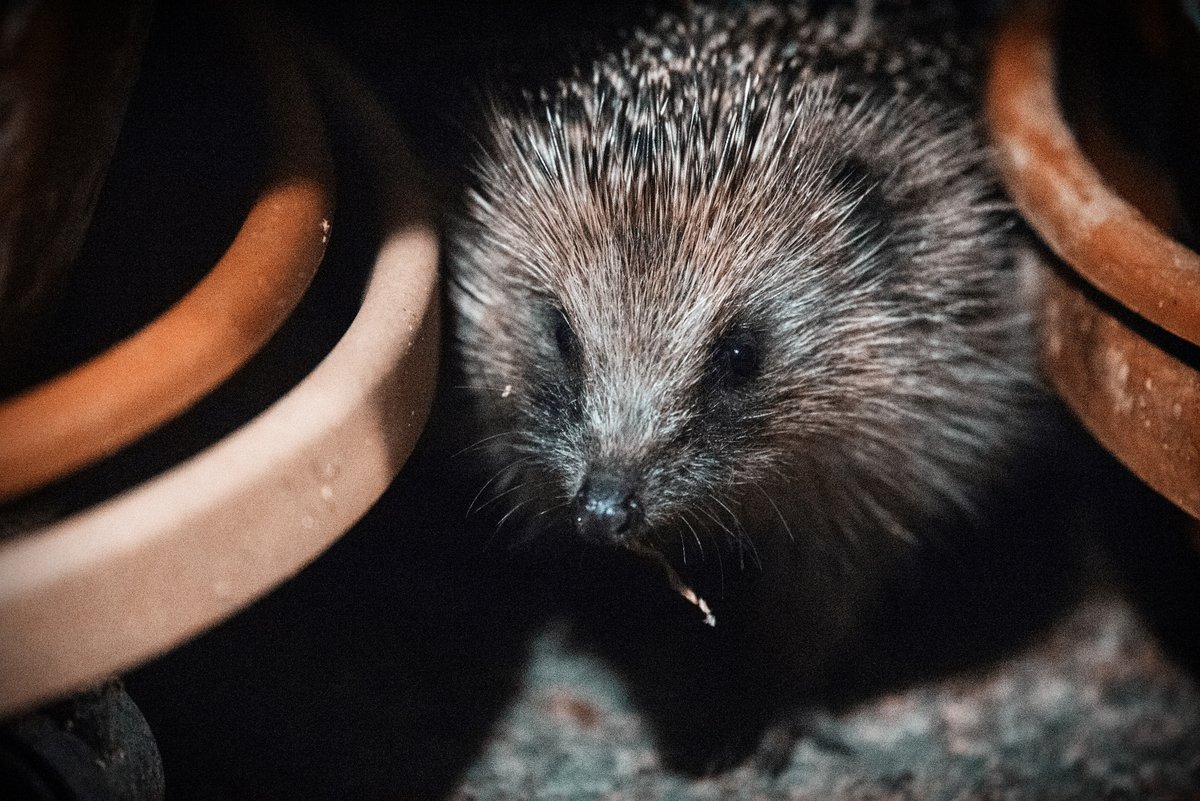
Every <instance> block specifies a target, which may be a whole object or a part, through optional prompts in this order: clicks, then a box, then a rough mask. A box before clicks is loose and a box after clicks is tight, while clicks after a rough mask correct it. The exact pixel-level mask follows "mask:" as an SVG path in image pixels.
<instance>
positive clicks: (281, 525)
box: [0, 20, 438, 716]
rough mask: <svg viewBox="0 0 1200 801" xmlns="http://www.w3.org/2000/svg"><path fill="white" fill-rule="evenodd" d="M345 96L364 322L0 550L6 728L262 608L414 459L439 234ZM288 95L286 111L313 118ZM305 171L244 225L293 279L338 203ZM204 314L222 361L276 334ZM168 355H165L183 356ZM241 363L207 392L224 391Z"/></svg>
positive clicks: (0, 704)
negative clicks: (267, 392)
mask: <svg viewBox="0 0 1200 801" xmlns="http://www.w3.org/2000/svg"><path fill="white" fill-rule="evenodd" d="M247 24H248V25H250V31H251V34H252V35H253V36H255V37H257V38H258V41H259V44H260V45H262V47H263V49H264V51H266V52H269V48H273V47H274V46H273V45H268V44H267V40H266V39H264V38H262V37H267V36H269V37H270V38H271V40H272V41H279V40H280V38H281V36H282V38H285V39H286V36H283V33H284V31H285V30H286V28H284V27H282V26H280V25H278V24H275V25H272V26H271V27H270V28H269V29H267V28H265V27H260V26H261V25H262V23H261V22H260V21H254V20H249V21H248V22H247ZM254 31H261V32H260V33H257V34H256V33H254ZM280 48H281V49H280V50H279V51H278V52H277V53H276V54H275V57H274V58H275V66H274V67H272V70H274V71H275V72H276V75H277V79H283V80H286V81H287V82H288V83H289V85H290V86H291V87H293V88H295V87H299V86H302V85H304V84H305V83H307V81H308V77H307V76H305V75H303V74H302V69H301V67H300V62H299V57H298V56H297V55H296V53H295V51H289V49H288V48H287V47H286V46H283V45H281V46H280ZM280 76H282V77H280ZM338 92H339V94H338V103H337V104H336V107H338V108H340V109H342V111H341V113H342V114H343V115H344V116H345V117H347V118H348V120H347V122H348V123H352V124H353V126H354V128H355V131H356V133H355V134H354V136H355V137H356V138H357V140H358V141H359V142H362V143H363V144H362V145H361V146H360V148H359V150H360V152H359V153H357V154H356V158H358V159H360V160H361V162H365V163H368V164H370V170H371V173H372V175H373V176H374V182H375V184H376V192H377V196H378V197H379V198H380V199H381V200H380V202H378V203H376V204H375V208H376V209H377V210H378V213H379V215H380V216H381V218H382V219H381V223H380V224H381V226H382V228H383V230H384V232H385V237H384V240H383V244H382V246H381V247H380V248H379V250H378V252H377V255H376V259H375V263H374V267H373V268H372V270H371V271H370V277H369V280H368V282H367V286H366V290H365V294H364V295H363V297H362V300H361V305H360V307H359V310H358V313H357V315H356V316H355V317H354V319H353V322H352V323H351V324H350V326H349V328H348V329H347V330H346V331H345V333H344V334H343V335H342V336H341V338H340V340H339V341H338V342H337V344H336V346H335V347H333V349H332V350H331V351H330V352H329V353H328V354H327V355H326V356H325V357H324V359H323V360H321V362H320V363H319V364H318V365H317V366H316V367H315V369H313V370H312V372H311V373H310V374H309V375H308V376H307V377H305V378H304V379H303V380H302V381H300V383H299V384H298V385H296V386H295V387H294V388H292V389H291V390H290V391H288V392H287V393H286V394H285V395H284V396H283V397H282V398H280V399H279V400H277V401H276V402H275V403H274V404H272V405H270V406H269V408H267V409H266V410H265V411H263V412H262V413H261V414H259V415H258V416H257V417H255V418H254V419H253V420H251V421H250V422H249V423H247V424H245V425H244V426H242V427H241V428H239V429H237V430H236V431H234V432H233V433H232V434H230V435H228V436H226V437H224V438H222V439H221V440H220V441H218V442H216V443H215V444H213V445H211V446H210V447H208V448H207V449H205V450H203V451H202V452H200V453H199V454H197V455H195V456H194V457H192V458H189V459H187V460H186V461H184V462H182V463H180V464H178V465H176V466H174V467H173V468H171V469H169V470H167V471H166V472H164V473H162V474H160V475H157V476H154V477H153V478H151V479H150V480H148V481H145V482H143V483H141V484H139V485H137V486H134V487H133V488H131V489H129V490H127V491H125V492H122V493H121V494H119V495H117V496H115V497H112V498H110V499H108V500H107V501H104V502H103V503H100V504H99V505H97V506H94V507H92V508H88V509H85V510H83V511H81V512H79V513H77V514H74V515H72V516H70V517H67V518H66V519H63V520H59V521H57V522H55V523H52V524H50V525H47V526H44V527H41V528H39V529H35V530H31V531H27V532H25V533H23V534H21V535H20V536H18V537H15V538H11V539H9V540H4V541H0V716H3V715H8V714H13V713H16V712H19V711H20V710H23V709H28V708H30V707H32V706H35V705H36V704H38V703H40V702H42V701H44V700H46V699H49V698H52V697H55V696H58V695H62V694H66V693H69V692H72V691H74V690H77V689H79V688H82V687H86V686H89V685H91V684H94V683H96V682H98V681H100V680H103V679H104V678H105V677H107V676H109V675H112V674H113V673H118V672H121V671H123V670H126V669H128V668H130V667H132V666H134V665H136V664H138V663H140V662H142V661H145V660H146V659H149V658H151V657H153V656H156V655H158V654H160V653H162V652H163V651H165V650H168V649H169V648H171V647H173V646H175V645H177V644H179V643H180V642H182V641H184V640H185V639H187V638H189V637H192V636H194V635H196V634H198V633H199V632H201V631H203V630H204V629H206V628H207V627H209V626H211V625H213V624H215V623H216V622H218V621H220V620H221V619H223V618H225V617H228V616H229V615H231V614H233V613H234V612H235V611H237V610H238V609H240V608H242V607H244V606H245V605H246V604H248V603H250V602H251V601H253V600H254V599H255V598H257V597H259V596H261V595H262V594H264V593H265V592H267V591H268V590H270V589H271V588H272V587H274V586H275V585H277V584H278V583H280V582H281V581H283V580H284V579H286V578H288V577H289V576H291V575H293V574H294V573H295V572H296V571H298V570H300V569H301V568H302V567H303V566H304V565H305V564H307V563H308V562H309V561H311V560H312V559H313V558H315V557H316V556H317V555H318V554H319V553H321V552H322V551H323V550H324V549H325V548H327V547H328V546H329V545H330V544H331V543H332V542H333V541H334V540H336V539H337V538H338V537H339V536H340V535H341V534H342V533H344V532H345V531H346V530H347V529H348V528H349V527H350V526H351V525H352V524H353V523H354V522H355V521H356V520H358V518H359V517H361V516H362V515H363V514H364V513H365V512H366V510H367V509H368V508H370V506H371V505H372V504H373V503H374V502H375V501H376V500H377V499H378V497H379V495H380V494H381V493H382V492H383V491H384V489H385V488H386V487H387V486H388V484H389V483H390V482H391V480H392V479H393V478H394V477H395V475H396V473H397V472H398V471H399V469H400V467H401V466H402V465H403V463H404V461H405V459H406V458H407V455H408V453H409V451H410V450H411V448H412V447H413V444H414V443H415V441H416V439H417V437H418V435H419V434H420V431H421V429H422V426H423V424H424V420H425V417H426V415H427V412H428V407H429V404H430V402H431V399H432V393H433V385H434V374H435V371H436V360H437V325H438V315H437V303H436V263H437V244H436V243H437V239H436V235H435V231H434V228H433V225H432V223H431V222H430V220H429V217H428V214H427V213H426V212H425V211H424V209H425V202H424V200H423V198H422V196H421V194H420V191H419V189H418V188H417V187H416V186H415V185H414V183H413V180H412V178H411V176H412V174H413V170H412V169H411V166H410V165H409V164H408V162H407V161H406V157H405V155H404V153H403V152H402V150H401V146H400V144H399V142H400V138H399V137H398V135H397V134H396V132H395V131H394V130H392V129H391V128H390V123H389V122H388V121H387V120H386V117H385V115H384V114H383V113H382V112H381V111H380V110H379V109H378V108H376V107H374V106H373V105H372V102H373V101H371V100H370V98H369V97H367V96H366V94H365V91H364V90H363V89H362V87H360V86H358V85H357V84H354V83H353V82H346V81H343V85H341V88H339V90H338ZM281 100H282V101H283V102H281V103H279V104H277V105H278V106H280V107H288V108H290V109H291V111H290V112H289V113H295V112H299V111H300V110H301V108H302V106H305V105H306V104H305V103H298V102H296V100H295V98H294V97H288V98H286V99H284V98H281ZM331 105H332V104H331ZM301 113H307V111H302V112H301ZM285 119H286V118H285ZM293 130H296V128H295V127H294V126H293ZM288 150H289V152H294V149H293V148H289V149H288ZM302 175H303V176H304V180H303V181H302V182H301V183H300V184H299V185H296V184H292V183H290V182H288V181H286V180H285V181H284V182H283V183H279V184H275V185H273V187H272V188H271V189H270V190H268V192H267V194H266V195H265V196H264V198H263V199H260V201H259V203H258V204H256V206H255V210H254V211H253V212H252V214H251V217H252V218H253V217H255V215H262V216H263V217H265V218H266V219H265V220H262V221H260V222H261V223H262V226H261V227H260V231H269V232H270V233H261V232H260V233H258V234H257V235H255V236H253V237H250V238H249V239H248V240H247V241H245V242H243V241H242V240H243V237H245V236H246V235H247V226H251V225H252V220H248V221H247V223H246V226H244V227H243V229H242V231H241V232H240V233H239V235H238V241H237V242H235V244H234V246H233V248H231V251H230V252H231V253H232V252H233V251H234V250H237V249H239V248H240V249H242V250H243V251H245V253H244V254H243V256H244V257H245V258H251V259H256V260H257V261H258V262H261V261H262V259H263V258H266V259H268V260H272V259H276V260H277V259H278V256H279V253H281V252H288V253H291V252H292V251H294V250H298V251H301V252H302V253H303V254H304V257H305V259H306V260H307V261H308V262H310V266H309V267H307V268H305V269H303V270H300V271H298V272H307V273H308V274H311V261H312V257H314V256H319V255H320V251H321V247H322V244H323V241H322V240H323V238H324V233H325V230H326V226H323V225H321V223H322V221H323V220H325V219H326V217H325V216H324V215H325V214H326V213H327V212H326V208H327V207H326V206H325V205H324V203H323V202H322V200H321V199H320V198H321V197H322V192H323V190H322V188H321V182H320V181H316V182H314V181H312V180H311V177H310V176H311V173H310V172H306V171H303V172H302ZM264 204H265V205H264ZM273 226H282V228H283V231H284V232H283V233H280V230H279V229H278V228H275V227H273ZM229 258H230V254H229V253H227V254H226V257H225V259H223V260H222V264H224V263H226V261H227V260H228V259H229ZM239 258H240V257H239ZM305 259H302V260H305ZM285 260H286V261H290V257H289V259H285ZM217 269H218V270H220V269H222V268H221V266H220V265H219V266H218V268H217ZM279 272H281V273H287V274H288V275H293V276H294V275H295V274H296V272H297V271H296V270H292V269H281V270H280V271H279ZM277 274H279V273H277V272H274V271H271V270H265V271H261V272H260V271H255V272H252V273H251V275H252V278H250V279H246V278H244V277H243V278H241V279H234V280H230V281H228V282H227V283H226V282H224V281H217V282H216V283H217V284H218V285H221V284H222V283H224V285H225V289H230V288H233V289H238V288H240V289H242V290H245V295H248V296H251V297H257V296H263V295H265V296H266V297H268V298H270V297H272V293H273V292H278V293H279V295H280V297H279V298H276V299H278V300H280V301H281V302H280V303H279V304H278V306H280V307H286V306H287V304H289V303H292V302H293V301H292V300H291V298H292V296H293V295H294V294H298V293H299V292H300V291H302V289H301V288H299V287H298V286H297V284H296V283H295V281H294V279H293V278H281V279H278V280H280V281H282V284H280V285H277V286H272V282H273V281H276V280H277V279H276V278H275V276H276V275H277ZM210 280H213V276H212V275H211V274H210V276H209V277H208V278H206V279H205V281H210ZM247 281H248V282H249V284H250V286H247V285H246V282H247ZM202 285H203V282H202ZM264 286H265V287H267V288H266V289H265V290H263V287H264ZM199 289H200V287H197V289H196V290H193V292H195V291H197V290H199ZM205 292H213V293H214V294H213V295H212V296H211V297H210V303H212V304H216V307H219V308H220V309H224V308H225V306H224V305H223V304H224V301H219V300H217V298H218V297H224V294H223V293H221V292H216V291H215V290H205ZM189 297H191V296H189ZM227 300H228V303H229V304H230V307H231V308H237V309H242V308H243V305H244V304H249V305H254V303H253V302H252V301H249V300H248V299H247V297H245V296H239V297H237V298H228V299H227ZM183 302H187V299H185V301H181V303H183ZM271 305H275V304H271ZM176 308H178V307H176ZM202 308H203V309H204V310H205V311H204V312H203V313H202V315H201V316H202V317H204V316H206V315H207V320H199V321H196V320H194V319H193V320H192V321H191V323H190V324H191V325H199V326H200V327H201V328H203V327H204V326H203V325H201V324H202V323H204V322H206V321H207V322H213V323H215V324H216V325H217V326H219V327H223V328H231V327H232V328H233V329H234V330H232V331H229V332H224V333H225V334H229V335H230V336H228V337H227V338H226V339H232V340H236V341H237V343H238V346H237V347H231V348H228V349H226V348H224V347H221V348H218V349H217V350H219V351H220V352H221V353H222V354H226V351H227V350H229V351H233V350H238V351H240V349H241V347H242V346H244V345H245V343H246V342H248V341H250V340H257V339H259V338H260V336H263V338H265V335H260V333H255V332H258V331H260V330H261V329H260V328H259V327H258V321H259V320H260V319H261V317H260V316H259V315H258V314H257V313H251V312H249V311H247V315H248V317H250V318H253V322H252V328H253V329H254V332H250V333H247V332H245V331H243V330H241V328H240V327H238V326H235V325H233V323H231V322H230V320H231V319H232V318H231V317H228V316H225V315H224V312H221V311H217V310H214V306H211V305H209V304H208V303H206V304H204V305H203V306H202ZM175 311H176V310H175V309H173V310H172V311H171V312H168V315H167V316H168V317H170V316H171V315H172V314H174V313H175ZM240 313H241V312H237V313H234V312H230V314H234V315H235V316H236V314H240ZM278 313H279V312H278V308H273V309H272V311H271V315H270V316H272V317H274V316H276V315H277V314H278ZM282 313H283V315H285V316H286V313H287V311H286V308H285V310H284V311H283V312H282ZM161 323H162V320H161V319H160V320H159V321H156V323H155V324H153V325H159V324H161ZM185 330H186V329H185ZM138 336H141V334H139V335H138ZM135 339H136V337H135ZM223 341H225V340H223ZM122 347H125V345H121V346H118V349H120V348H122ZM164 347H165V348H166V351H165V352H164V356H165V357H173V356H175V355H176V353H175V349H174V348H173V347H172V346H171V344H170V343H167V345H165V346H164ZM250 347H251V350H253V347H254V346H250ZM107 357H108V354H106V355H105V357H102V358H107ZM130 358H132V357H130ZM230 363H231V362H229V361H228V360H225V361H224V364H225V365H226V366H225V367H221V368H219V369H215V370H212V371H210V372H209V373H208V377H207V378H206V379H204V380H203V381H200V382H196V383H197V384H199V383H206V384H208V383H211V382H212V381H213V380H217V381H219V380H221V379H220V378H219V377H218V376H219V374H220V373H221V372H222V371H223V370H226V369H228V365H229V364H230ZM185 372H186V371H185Z"/></svg>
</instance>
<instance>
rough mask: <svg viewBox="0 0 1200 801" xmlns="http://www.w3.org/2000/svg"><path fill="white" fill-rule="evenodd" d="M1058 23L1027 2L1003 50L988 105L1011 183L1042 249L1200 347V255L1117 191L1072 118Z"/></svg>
mask: <svg viewBox="0 0 1200 801" xmlns="http://www.w3.org/2000/svg"><path fill="white" fill-rule="evenodd" d="M1057 16H1058V4H1057V3H1053V2H1044V3H1042V2H1037V1H1036V0H1027V2H1024V3H1021V4H1020V5H1019V6H1018V8H1016V9H1014V10H1013V11H1012V13H1010V14H1009V15H1008V16H1007V18H1006V20H1005V21H1004V23H1003V24H1002V25H1001V28H1000V31H999V34H998V36H997V38H996V42H995V44H994V50H993V54H992V63H991V65H990V69H989V71H988V80H987V92H986V101H985V102H986V114H987V119H988V126H989V128H990V130H991V134H992V138H993V140H994V142H995V146H996V151H997V154H998V163H999V167H1000V172H1001V175H1002V177H1003V178H1004V182H1005V185H1006V186H1007V188H1008V190H1009V193H1010V194H1011V196H1012V198H1013V200H1014V202H1015V203H1016V205H1017V207H1018V208H1019V209H1020V211H1021V212H1022V214H1023V216H1024V217H1025V219H1026V220H1027V221H1028V222H1029V223H1030V224H1031V225H1032V226H1033V227H1034V229H1035V230H1036V231H1037V232H1038V234H1039V235H1040V236H1041V238H1042V239H1043V241H1045V242H1046V244H1047V245H1049V246H1050V248H1051V249H1052V250H1053V251H1054V252H1055V254H1057V255H1058V256H1059V257H1060V258H1062V259H1063V260H1064V261H1066V262H1067V263H1068V264H1070V265H1071V266H1072V267H1073V268H1074V269H1075V270H1076V271H1078V272H1079V274H1080V275H1082V276H1083V277H1084V278H1085V279H1086V280H1087V281H1088V282H1089V283H1091V284H1092V285H1094V286H1095V287H1096V288H1097V289H1099V290H1100V291H1102V292H1104V293H1105V294H1106V295H1108V296H1110V297H1111V298H1113V299H1114V300H1116V301H1117V302H1118V303H1120V304H1121V305H1123V306H1125V307H1127V308H1129V309H1130V310H1132V311H1133V312H1135V313H1137V314H1138V315H1140V316H1142V317H1144V318H1145V319H1147V320H1149V321H1151V322H1152V323H1154V324H1155V325H1157V326H1159V327H1161V328H1164V329H1166V330H1167V331H1170V332H1171V333H1173V334H1175V335H1177V336H1179V337H1182V338H1184V339H1186V340H1188V341H1190V342H1192V343H1200V255H1197V254H1196V253H1195V252H1194V251H1192V250H1190V249H1188V248H1186V247H1184V246H1183V245H1182V244H1180V243H1179V242H1177V241H1175V240H1174V239H1173V238H1172V237H1170V236H1168V235H1167V234H1166V233H1164V232H1163V231H1162V230H1160V229H1159V228H1158V227H1157V226H1155V225H1154V224H1153V223H1151V222H1150V221H1149V220H1147V219H1146V217H1145V216H1144V215H1142V213H1141V212H1139V211H1138V210H1137V209H1136V208H1134V207H1133V206H1132V205H1131V204H1130V203H1128V202H1126V201H1125V200H1124V199H1123V198H1121V197H1120V196H1119V195H1117V194H1116V193H1115V192H1113V191H1112V190H1111V189H1109V188H1108V187H1107V186H1106V185H1105V182H1104V180H1103V178H1102V177H1101V175H1100V173H1099V172H1098V171H1097V170H1096V168H1095V167H1094V166H1093V165H1092V163H1091V161H1090V160H1089V159H1088V158H1087V156H1086V155H1085V154H1084V153H1083V151H1082V149H1081V148H1080V147H1079V144H1078V142H1077V141H1076V139H1075V136H1074V134H1072V132H1071V130H1070V128H1069V127H1068V125H1067V123H1066V121H1065V120H1064V118H1063V114H1062V109H1061V106H1060V104H1059V102H1058V98H1057V92H1056V68H1055V60H1054V35H1053V30H1054V23H1055V20H1056V19H1057Z"/></svg>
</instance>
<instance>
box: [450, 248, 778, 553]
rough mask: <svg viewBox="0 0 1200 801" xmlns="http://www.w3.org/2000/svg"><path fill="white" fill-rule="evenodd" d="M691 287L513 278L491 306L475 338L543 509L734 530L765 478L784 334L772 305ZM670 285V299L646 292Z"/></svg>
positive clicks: (583, 521) (474, 365) (590, 521)
mask: <svg viewBox="0 0 1200 801" xmlns="http://www.w3.org/2000/svg"><path fill="white" fill-rule="evenodd" d="M600 269H603V268H597V271H599V270H600ZM618 272H619V274H620V275H621V276H622V277H632V275H633V273H634V272H636V271H626V270H619V271H618ZM645 280H652V279H649V277H648V276H645V275H643V276H642V281H643V282H644V281H645ZM679 290H681V288H680V287H676V288H674V289H673V290H672V289H669V288H668V287H665V286H660V287H649V286H646V285H644V284H643V286H641V287H640V291H639V288H638V287H637V286H635V285H633V282H624V281H620V280H617V281H614V282H612V283H611V284H604V285H597V284H596V283H593V284H592V285H591V286H590V287H579V286H576V287H572V288H570V289H564V287H562V286H558V287H539V288H538V290H537V291H536V292H530V289H529V287H518V286H509V287H507V289H506V290H504V291H502V292H501V293H500V294H497V295H494V296H493V297H495V298H496V299H497V300H498V301H499V303H498V304H497V305H495V306H492V307H491V308H490V309H488V310H486V311H484V312H483V313H484V314H485V315H487V316H488V317H489V318H490V322H489V324H487V325H486V330H487V331H488V332H489V333H488V334H486V337H487V342H486V345H483V347H486V350H481V349H480V348H481V343H479V342H474V343H470V344H468V345H467V347H466V348H465V354H466V364H465V366H466V368H467V370H468V374H469V375H470V378H469V381H470V383H471V384H472V386H486V387H487V388H488V389H489V390H490V391H489V392H487V393H484V394H483V395H482V396H481V397H480V403H481V404H482V405H484V406H486V407H490V408H489V409H488V410H487V411H488V413H490V415H491V416H493V418H494V420H495V427H496V428H497V429H498V430H499V431H504V432H507V433H506V434H505V435H504V436H501V437H498V438H497V441H496V443H495V445H496V447H495V448H494V451H495V452H497V453H498V455H500V457H501V459H502V460H504V461H506V462H507V463H509V464H513V465H520V467H519V468H516V472H517V473H518V474H519V475H516V476H514V477H513V480H514V482H517V483H519V482H520V481H522V480H524V481H533V482H534V483H537V484H538V485H539V487H540V489H539V491H538V493H537V494H538V495H539V496H540V501H541V503H540V504H535V505H540V506H541V507H542V508H543V509H544V508H547V507H552V506H558V507H561V508H562V509H563V510H564V511H565V512H566V513H567V514H568V515H569V517H570V519H571V520H572V522H573V525H574V526H575V527H576V528H577V529H578V531H579V533H580V534H581V535H583V536H584V537H585V538H587V539H589V540H592V541H596V542H602V543H617V542H623V541H628V540H631V539H636V538H640V537H642V536H643V535H648V534H650V533H661V532H662V531H664V530H667V529H678V528H682V529H683V530H686V527H687V526H689V525H690V526H693V527H696V528H700V529H712V528H713V526H714V521H716V525H717V526H722V525H724V526H727V527H728V528H729V533H731V534H734V533H735V528H736V525H735V523H734V522H733V521H732V519H731V512H730V507H731V506H734V505H737V504H738V498H737V495H738V491H737V490H738V488H740V487H742V486H744V485H748V484H751V483H753V482H754V481H757V480H761V478H762V473H763V468H764V467H765V464H764V461H765V460H766V458H767V454H768V453H769V452H770V446H769V441H760V438H761V437H764V436H765V435H766V432H765V430H764V428H765V423H766V421H768V420H769V419H770V415H769V414H768V409H769V405H770V404H771V403H772V401H773V393H772V391H771V386H770V375H769V372H770V371H771V370H772V369H773V366H774V363H775V362H776V361H777V359H776V357H775V354H774V353H773V342H772V334H771V332H770V331H768V330H766V328H765V321H764V320H763V318H762V317H761V316H760V315H757V314H749V313H745V312H746V310H745V309H731V308H730V304H728V303H726V302H723V300H725V299H718V298H715V297H693V298H691V299H690V300H689V299H687V298H685V297H681V295H683V294H684V293H683V292H682V291H679ZM660 291H666V292H667V294H668V296H673V297H669V301H668V303H666V304H665V305H662V304H659V303H657V302H655V301H652V300H650V299H649V298H647V297H646V295H645V293H646V292H651V293H653V292H660Z"/></svg>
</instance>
